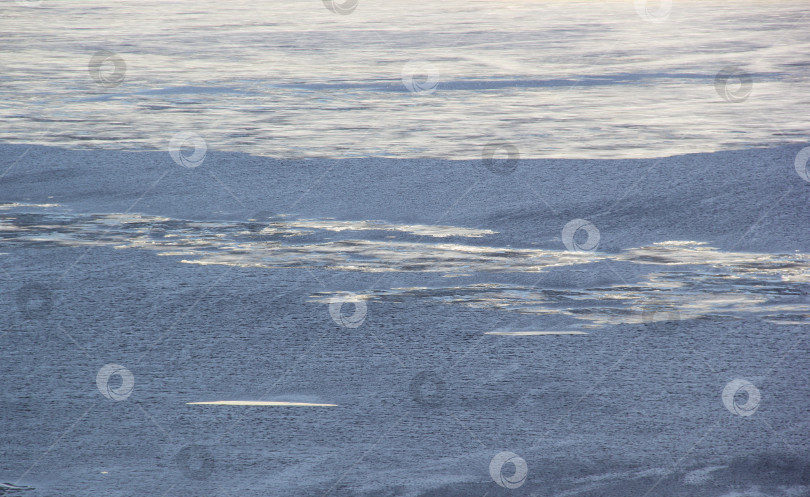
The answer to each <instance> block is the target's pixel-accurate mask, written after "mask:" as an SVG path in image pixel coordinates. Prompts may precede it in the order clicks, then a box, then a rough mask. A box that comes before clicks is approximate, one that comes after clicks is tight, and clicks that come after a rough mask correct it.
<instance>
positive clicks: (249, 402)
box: [186, 400, 337, 407]
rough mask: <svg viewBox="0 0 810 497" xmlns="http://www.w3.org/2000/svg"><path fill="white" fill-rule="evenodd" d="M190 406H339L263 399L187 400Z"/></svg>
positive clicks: (335, 405)
mask: <svg viewBox="0 0 810 497" xmlns="http://www.w3.org/2000/svg"><path fill="white" fill-rule="evenodd" d="M186 405H189V406H267V407H337V404H313V403H310V402H278V401H263V400H216V401H213V402H186Z"/></svg>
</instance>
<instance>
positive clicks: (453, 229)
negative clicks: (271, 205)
mask: <svg viewBox="0 0 810 497" xmlns="http://www.w3.org/2000/svg"><path fill="white" fill-rule="evenodd" d="M286 225H287V226H289V227H291V228H314V229H322V230H327V231H333V232H340V231H369V230H382V231H401V232H403V233H411V234H413V235H422V236H431V237H434V238H445V237H450V236H462V237H469V238H479V237H482V236H485V235H494V234H496V233H497V232H496V231H492V230H488V229H472V228H461V227H458V226H440V225H437V226H429V225H425V224H393V223H386V222H384V221H339V220H335V219H322V220H320V219H296V220H290V221H287V222H286Z"/></svg>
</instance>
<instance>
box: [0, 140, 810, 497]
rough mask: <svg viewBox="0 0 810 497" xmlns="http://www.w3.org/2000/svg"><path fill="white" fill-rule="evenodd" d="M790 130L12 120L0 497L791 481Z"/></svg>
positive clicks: (803, 384)
mask: <svg viewBox="0 0 810 497" xmlns="http://www.w3.org/2000/svg"><path fill="white" fill-rule="evenodd" d="M803 146H804V145H803V144H785V145H781V146H771V147H769V148H756V149H755V148H751V149H747V150H738V151H722V152H715V153H707V154H692V155H678V156H673V157H666V158H661V159H658V158H649V159H638V160H631V159H621V160H609V159H605V160H602V159H600V160H561V159H559V160H558V159H537V160H534V159H532V160H520V161H518V162H517V163H514V162H508V161H497V160H496V161H481V160H433V159H423V160H420V159H407V160H396V159H381V158H380V159H343V160H324V159H318V160H303V159H302V160H276V159H271V158H266V157H256V156H251V155H247V154H243V153H235V152H220V151H217V150H209V151H208V153H207V155H206V156H205V158H204V161H202V163H200V164H195V165H196V166H197V167H182V166H181V165H178V163H176V162H175V161H174V160H173V158H172V156H171V154H170V153H169V152H166V151H154V152H117V151H101V150H67V149H62V148H56V147H46V146H39V145H37V146H28V145H9V144H4V145H0V156H1V157H2V162H3V164H4V170H5V169H6V168H9V166H10V168H9V169H8V170H7V171H6V173H5V175H4V176H3V177H2V179H0V200H2V204H0V240H2V247H0V252H2V255H0V257H2V259H1V260H2V265H0V268H2V271H1V272H0V277H2V279H3V285H2V299H1V300H0V305H2V309H1V311H2V312H0V316H2V318H0V319H2V335H0V358H1V359H2V360H0V372H1V374H2V389H0V417H2V430H0V481H5V482H8V485H7V486H5V487H0V494H4V495H25V496H31V497H40V496H43V497H45V496H61V497H72V496H94V495H105V496H115V497H118V496H120V497H124V496H134V495H138V496H157V497H161V496H276V495H277V496H293V495H302V496H304V495H306V496H366V495H368V496H395V495H403V496H483V495H487V496H497V495H505V496H506V495H508V496H543V497H545V496H594V497H596V496H616V497H625V496H639V497H644V496H690V497H694V496H712V497H714V496H717V497H719V496H725V497H731V496H735V497H736V496H739V497H743V496H748V497H754V496H756V497H760V496H763V497H765V496H767V497H777V496H780V497H783V496H784V497H787V496H804V495H810V455H808V447H810V443H809V442H810V366H808V352H810V339H808V337H807V333H808V324H810V319H808V318H810V311H809V310H808V290H810V284H809V283H810V272H808V269H809V266H810V235H808V229H807V221H808V219H810V204H808V199H809V197H810V183H808V182H807V181H806V180H805V179H803V177H802V175H801V174H797V168H796V165H795V164H796V157H797V154H800V152H801V150H802V147H803ZM804 175H805V176H806V170H805V174H804ZM572 223H573V224H572ZM521 332H522V333H521ZM532 332H533V333H532ZM541 332H557V334H553V333H541ZM562 332H565V333H562ZM224 401H228V402H224ZM189 403H203V404H189ZM234 404H236V405H234Z"/></svg>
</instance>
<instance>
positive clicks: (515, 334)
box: [484, 331, 587, 337]
mask: <svg viewBox="0 0 810 497" xmlns="http://www.w3.org/2000/svg"><path fill="white" fill-rule="evenodd" d="M484 335H500V336H510V337H526V336H533V335H587V333H585V332H584V331H487V332H486V333H484Z"/></svg>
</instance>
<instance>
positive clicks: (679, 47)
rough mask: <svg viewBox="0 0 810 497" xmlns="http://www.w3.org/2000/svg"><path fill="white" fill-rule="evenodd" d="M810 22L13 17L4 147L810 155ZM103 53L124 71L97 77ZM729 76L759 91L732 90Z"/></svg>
mask: <svg viewBox="0 0 810 497" xmlns="http://www.w3.org/2000/svg"><path fill="white" fill-rule="evenodd" d="M335 1H336V2H337V3H341V4H342V3H352V2H351V1H348V2H347V1H346V0H340V1H338V0H335ZM26 3H27V4H29V5H34V4H37V5H38V7H37V8H33V7H31V8H26V7H24V6H22V5H21V4H26ZM646 4H648V5H646ZM645 5H646V9H645ZM667 6H669V9H667ZM639 10H641V12H647V13H649V16H647V17H651V18H650V19H648V18H647V17H644V16H642V15H640V14H639ZM659 13H660V15H661V17H660V18H659V17H656V15H659ZM807 19H808V12H807V2H806V0H795V1H789V0H780V1H734V2H731V1H726V0H721V1H717V0H699V1H692V0H678V1H675V2H671V1H669V0H664V1H661V2H659V1H658V0H650V1H649V2H647V1H646V0H636V1H635V2H634V1H630V0H622V1H601V0H600V1H590V0H588V1H571V0H563V1H546V0H539V1H538V0H443V1H440V2H395V1H384V0H379V1H375V0H368V1H367V0H362V1H360V2H359V4H358V5H357V8H356V10H354V11H353V12H352V13H351V14H350V15H338V14H335V13H333V12H331V11H330V10H329V9H327V8H326V7H324V5H323V2H322V1H321V0H272V1H262V2H257V1H248V0H228V1H221V0H173V1H171V2H167V1H165V0H129V1H118V2H103V3H100V2H99V1H97V0H70V1H62V0H43V1H41V2H40V1H34V0H19V1H18V2H14V1H12V0H7V1H3V2H0V33H2V34H1V35H0V40H2V44H3V57H2V60H0V69H2V70H0V95H2V97H3V98H2V99H0V120H2V122H3V126H2V128H0V139H2V140H3V141H6V142H9V141H13V142H17V143H41V144H49V145H60V146H64V147H68V148H84V147H93V148H108V149H122V148H123V149H130V150H131V149H144V148H152V149H158V150H164V149H165V148H166V146H167V145H168V143H169V140H170V139H171V138H172V136H173V135H174V134H175V133H178V132H183V131H193V132H195V133H198V134H199V135H200V136H202V137H203V138H204V139H205V140H206V141H207V142H208V144H209V146H210V147H211V148H215V149H217V150H232V151H242V152H247V153H250V154H253V155H266V156H272V157H288V158H294V157H326V158H335V157H374V156H376V157H399V158H404V157H411V158H414V157H442V158H455V159H478V158H480V157H481V153H482V152H481V149H482V147H484V146H485V145H486V144H488V143H492V142H504V141H507V142H511V143H512V144H513V145H514V146H516V147H517V149H518V150H519V152H520V154H521V156H522V157H533V158H537V157H544V158H548V157H568V158H574V157H576V158H636V157H660V156H664V155H674V154H683V153H690V152H712V151H717V150H726V149H741V148H749V147H750V146H764V145H770V144H774V143H784V142H787V141H794V140H796V141H798V140H803V139H805V138H806V135H807V129H808V127H810V114H808V112H807V107H808V104H810V102H808V96H810V86H808V81H810V79H809V77H810V72H808V69H810V65H808V61H807V54H808V53H810V31H808V29H807ZM657 21H660V22H657ZM102 51H107V52H110V53H112V54H115V55H116V56H117V57H119V58H120V59H116V60H117V61H118V62H117V64H118V69H117V68H116V67H115V66H114V65H113V63H112V60H113V59H109V58H108V59H105V60H106V62H105V63H103V64H102V63H99V64H100V66H99V67H98V69H99V71H97V72H96V73H95V77H91V74H89V72H90V70H89V68H90V66H91V60H92V58H93V57H94V55H95V54H97V53H99V52H102ZM121 64H123V65H125V66H126V70H125V71H123V65H121ZM729 68H731V69H734V68H736V69H735V70H734V71H731V73H734V74H736V72H735V71H739V74H740V75H745V77H747V78H749V79H748V80H747V81H748V82H749V83H750V85H751V86H750V87H749V88H747V90H746V89H745V88H743V87H744V86H745V85H746V84H747V83H746V82H745V81H743V80H742V79H740V78H739V77H736V76H735V77H730V78H729V79H728V80H727V82H728V84H727V85H723V86H722V87H721V89H720V90H719V91H718V88H717V86H716V82H717V76H718V74H721V73H722V72H723V71H724V70H727V69H729ZM97 79H100V80H102V81H101V82H99V81H97ZM412 90H416V92H414V91H412ZM735 95H739V96H740V97H739V98H740V101H729V100H728V99H726V98H724V97H727V96H731V97H732V98H734V96H735Z"/></svg>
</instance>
